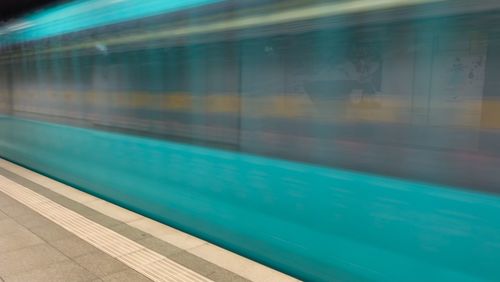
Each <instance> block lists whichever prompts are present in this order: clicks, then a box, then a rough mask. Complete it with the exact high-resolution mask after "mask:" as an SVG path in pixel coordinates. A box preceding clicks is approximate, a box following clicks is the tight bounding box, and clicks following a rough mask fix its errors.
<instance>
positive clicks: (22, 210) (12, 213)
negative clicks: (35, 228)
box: [1, 202, 36, 218]
mask: <svg viewBox="0 0 500 282" xmlns="http://www.w3.org/2000/svg"><path fill="white" fill-rule="evenodd" d="M1 211H2V212H3V213H4V214H6V215H7V216H9V217H12V218H16V217H18V216H23V215H28V214H36V213H35V212H34V211H33V210H31V209H30V208H28V207H26V206H24V205H22V204H20V203H19V202H16V203H14V204H12V205H8V206H2V207H1Z"/></svg>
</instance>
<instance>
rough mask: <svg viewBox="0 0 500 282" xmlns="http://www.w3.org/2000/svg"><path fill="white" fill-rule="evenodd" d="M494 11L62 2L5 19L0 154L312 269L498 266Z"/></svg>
mask: <svg viewBox="0 0 500 282" xmlns="http://www.w3.org/2000/svg"><path fill="white" fill-rule="evenodd" d="M499 15H500V2H499V1H493V0H480V1H466V0H454V1H446V0H442V1H432V0H406V1H402V0H400V1H396V0H371V1H368V0H355V1H347V0H345V1H343V0H339V1H326V0H290V1H273V0H253V1H250V0H240V1H236V0H228V1H223V0H220V1H217V0H184V1H160V0H152V1H140V0H122V1H111V0H99V1H97V0H94V1H75V2H67V3H65V4H63V5H60V6H55V7H52V8H49V9H47V10H45V11H40V12H38V13H34V14H31V15H27V16H26V17H24V18H21V19H18V20H16V21H12V22H10V23H7V24H6V25H5V26H4V27H3V28H1V29H0V33H1V35H0V113H1V114H2V116H1V118H0V156H1V157H3V158H7V159H10V160H12V161H15V162H17V163H20V164H22V165H25V166H28V167H30V168H32V169H35V170H38V171H40V172H42V173H45V174H47V175H50V176H52V177H55V178H58V179H61V180H63V181H66V182H69V183H71V184H73V185H75V186H77V187H80V188H81V189H83V190H85V191H88V192H91V193H94V194H96V195H99V196H101V197H103V198H105V199H108V200H110V201H113V202H116V203H118V204H121V205H124V206H126V207H128V208H130V209H133V210H136V211H138V212H141V213H143V214H146V215H148V216H151V217H153V218H155V219H158V220H160V221H163V222H165V223H167V224H170V225H173V226H176V227H178V228H181V229H183V230H185V231H187V232H190V233H193V234H195V235H198V236H200V237H202V238H204V239H206V240H210V241H212V242H215V243H217V244H220V245H221V246H223V247H225V248H229V249H231V250H234V251H236V252H239V253H241V254H243V255H246V256H248V257H251V258H253V259H256V260H258V261H261V262H263V263H266V264H269V265H270V266H272V267H275V268H278V269H279V270H282V271H285V272H287V273H290V274H292V275H295V276H297V277H299V278H302V279H305V280H312V281H332V280H333V281H353V280H355V281H358V280H360V281H374V280H375V281H387V280H389V281H427V280H429V281H443V280H452V281H457V280H458V281H477V280H493V281H499V280H500V269H499V268H498V267H497V265H496V264H497V263H496V262H497V261H500V198H499V196H498V194H499V193H500V170H499V167H500V94H499V93H500V92H499V87H500V68H499V65H500V37H499V34H500V17H499Z"/></svg>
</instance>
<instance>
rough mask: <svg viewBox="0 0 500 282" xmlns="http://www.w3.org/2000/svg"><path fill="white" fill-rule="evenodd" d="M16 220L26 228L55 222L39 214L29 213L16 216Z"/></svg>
mask: <svg viewBox="0 0 500 282" xmlns="http://www.w3.org/2000/svg"><path fill="white" fill-rule="evenodd" d="M16 221H17V222H18V223H19V224H21V225H22V226H24V227H26V228H34V227H38V226H43V225H47V224H54V223H53V222H52V221H50V220H48V219H46V218H45V217H43V216H41V215H39V214H28V215H23V216H19V217H16Z"/></svg>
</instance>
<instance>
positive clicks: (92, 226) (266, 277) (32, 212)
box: [0, 159, 298, 282]
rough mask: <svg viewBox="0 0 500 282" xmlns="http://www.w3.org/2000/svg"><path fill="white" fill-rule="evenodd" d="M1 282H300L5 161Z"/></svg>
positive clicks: (0, 180)
mask: <svg viewBox="0 0 500 282" xmlns="http://www.w3.org/2000/svg"><path fill="white" fill-rule="evenodd" d="M0 281H273V282H274V281H277V282H278V281H298V280H297V279H295V278H293V277H290V276H288V275H286V274H284V273H281V272H278V271H276V270H274V269H271V268H269V267H267V266H264V265H262V264H259V263H257V262H255V261H252V260H249V259H247V258H244V257H242V256H239V255H237V254H235V253H232V252H230V251H227V250H225V249H222V248H220V247H218V246H215V245H213V244H211V243H209V242H206V241H204V240H201V239H199V238H196V237H193V236H191V235H189V234H186V233H184V232H181V231H179V230H177V229H174V228H172V227H169V226H167V225H164V224H162V223H159V222H157V221H154V220H152V219H149V218H146V217H144V216H142V215H139V214H137V213H134V212H132V211H129V210H126V209H124V208H122V207H119V206H116V205H114V204H112V203H109V202H106V201H104V200H102V199H99V198H96V197H94V196H92V195H89V194H87V193H84V192H82V191H80V190H77V189H75V188H72V187H70V186H68V185H65V184H63V183H60V182H58V181H55V180H53V179H50V178H48V177H45V176H43V175H40V174H38V173H35V172H33V171H30V170H28V169H25V168H23V167H21V166H18V165H16V164H13V163H11V162H8V161H6V160H3V159H0Z"/></svg>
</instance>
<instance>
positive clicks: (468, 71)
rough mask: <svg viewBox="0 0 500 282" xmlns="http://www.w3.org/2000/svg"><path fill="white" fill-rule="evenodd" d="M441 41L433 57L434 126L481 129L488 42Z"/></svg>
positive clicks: (440, 39) (468, 40) (432, 102)
mask: <svg viewBox="0 0 500 282" xmlns="http://www.w3.org/2000/svg"><path fill="white" fill-rule="evenodd" d="M464 37H465V38H449V37H443V38H439V47H438V48H437V50H436V52H435V54H434V56H433V64H432V77H433V78H432V83H431V93H430V94H431V95H430V97H432V98H431V99H432V101H431V111H430V122H431V124H432V125H438V126H473V127H478V126H479V125H480V120H481V119H480V116H481V115H480V110H481V109H480V103H479V102H480V101H481V99H482V96H483V91H484V82H485V65H486V49H487V48H486V41H481V40H480V38H472V39H471V38H467V35H465V36H464Z"/></svg>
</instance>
